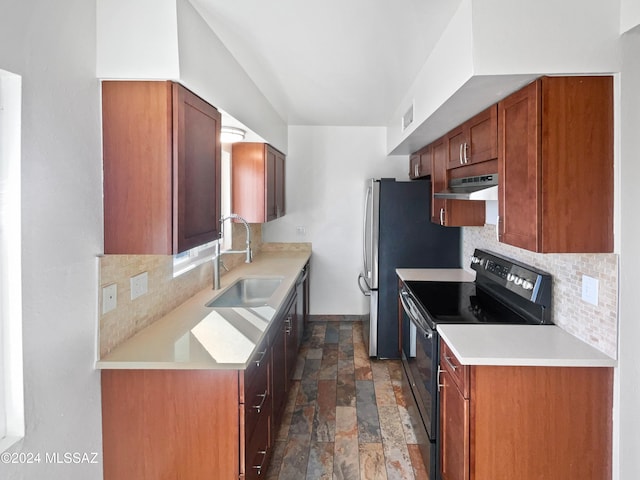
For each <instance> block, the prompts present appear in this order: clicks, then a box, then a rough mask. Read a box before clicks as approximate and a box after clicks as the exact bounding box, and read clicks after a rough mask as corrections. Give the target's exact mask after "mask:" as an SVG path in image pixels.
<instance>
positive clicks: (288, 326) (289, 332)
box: [284, 315, 293, 335]
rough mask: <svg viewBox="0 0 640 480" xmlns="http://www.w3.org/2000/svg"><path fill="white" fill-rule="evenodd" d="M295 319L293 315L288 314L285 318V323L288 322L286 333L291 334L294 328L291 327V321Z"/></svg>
mask: <svg viewBox="0 0 640 480" xmlns="http://www.w3.org/2000/svg"><path fill="white" fill-rule="evenodd" d="M292 320H293V318H292V316H291V315H287V318H286V319H285V321H284V323H286V327H285V329H284V331H285V333H286V334H287V335H291V331H292V330H293V329H292V328H291V321H292Z"/></svg>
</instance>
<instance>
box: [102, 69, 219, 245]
mask: <svg viewBox="0 0 640 480" xmlns="http://www.w3.org/2000/svg"><path fill="white" fill-rule="evenodd" d="M102 129H103V165H104V243H105V246H104V249H105V253H107V254H175V253H179V252H181V251H184V250H187V249H189V248H192V247H195V246H197V245H201V244H202V243H206V242H208V241H212V240H215V239H216V238H217V237H218V229H219V226H218V220H219V218H220V198H219V197H220V114H219V112H218V111H217V110H216V109H215V108H214V107H212V106H211V105H209V104H208V103H206V102H205V101H203V100H202V99H200V98H199V97H197V96H196V95H194V94H193V93H192V92H190V91H189V90H187V89H185V88H184V87H182V86H181V85H179V84H176V83H173V82H161V81H135V82H133V81H131V82H130V81H105V82H103V83H102Z"/></svg>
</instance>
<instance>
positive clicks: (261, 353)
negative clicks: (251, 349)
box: [254, 350, 267, 367]
mask: <svg viewBox="0 0 640 480" xmlns="http://www.w3.org/2000/svg"><path fill="white" fill-rule="evenodd" d="M266 354H267V351H266V350H265V351H263V352H260V358H259V359H257V360H254V362H255V363H256V367H259V366H260V363H261V362H262V360H264V356H265V355H266Z"/></svg>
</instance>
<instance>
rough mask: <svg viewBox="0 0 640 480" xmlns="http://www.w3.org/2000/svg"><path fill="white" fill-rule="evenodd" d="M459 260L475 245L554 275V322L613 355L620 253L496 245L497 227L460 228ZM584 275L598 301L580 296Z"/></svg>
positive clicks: (616, 335)
mask: <svg viewBox="0 0 640 480" xmlns="http://www.w3.org/2000/svg"><path fill="white" fill-rule="evenodd" d="M462 248H463V264H464V266H465V268H466V269H469V259H470V258H471V255H472V254H473V251H474V249H475V248H481V249H484V250H489V251H493V252H496V253H499V254H501V255H504V256H507V257H511V258H513V259H516V260H518V261H521V262H523V263H526V264H529V265H533V266H535V267H537V268H539V269H540V270H544V271H546V272H549V273H550V274H551V275H552V276H553V293H552V309H553V310H552V321H553V323H555V324H556V325H558V326H559V327H560V328H562V329H564V330H566V331H567V332H569V333H571V334H572V335H574V336H576V337H578V338H579V339H581V340H583V341H584V342H586V343H588V344H589V345H591V346H593V347H595V348H597V349H598V350H600V351H602V352H603V353H605V354H607V355H609V356H611V357H613V358H617V343H618V255H617V254H614V253H602V254H593V253H586V254H566V253H562V254H557V253H551V254H549V253H547V254H540V253H534V252H530V251H527V250H522V249H520V248H516V247H512V246H510V245H506V244H503V243H499V242H498V241H497V239H496V234H495V225H485V226H484V227H465V228H464V229H463V246H462ZM582 275H588V276H590V277H593V278H596V279H598V280H599V292H598V293H599V295H598V305H597V306H596V305H592V304H590V303H587V302H585V301H584V300H582Z"/></svg>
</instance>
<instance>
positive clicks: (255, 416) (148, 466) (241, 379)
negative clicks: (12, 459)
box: [102, 289, 300, 480]
mask: <svg viewBox="0 0 640 480" xmlns="http://www.w3.org/2000/svg"><path fill="white" fill-rule="evenodd" d="M296 303H297V302H296V292H295V289H294V290H292V293H291V294H290V295H289V297H288V299H287V300H286V304H285V305H286V306H285V309H284V310H282V311H283V312H284V313H281V314H279V315H278V316H277V317H276V318H274V319H273V320H272V325H271V326H270V327H269V331H268V332H267V335H265V337H264V338H263V340H262V342H261V343H260V345H258V347H257V348H256V349H255V351H254V354H253V356H252V358H251V360H250V361H249V362H248V365H247V367H246V369H244V370H223V369H221V370H103V371H102V422H103V459H104V479H105V480H122V479H136V480H157V479H160V478H172V479H173V478H175V479H180V480H201V479H209V478H210V479H218V478H219V479H243V480H251V479H259V478H264V476H265V475H266V472H267V469H268V467H269V461H270V459H271V453H272V447H273V444H274V441H275V438H274V437H275V433H276V432H277V429H278V426H279V424H280V420H281V418H282V412H283V410H284V406H285V403H286V399H287V391H288V389H289V379H290V378H291V374H292V373H293V369H294V368H295V361H296V358H297V352H298V349H299V346H300V345H299V342H298V341H296V339H297V338H298V336H297V335H296V332H295V322H294V321H293V320H292V319H293V318H294V317H295V314H296Z"/></svg>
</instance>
